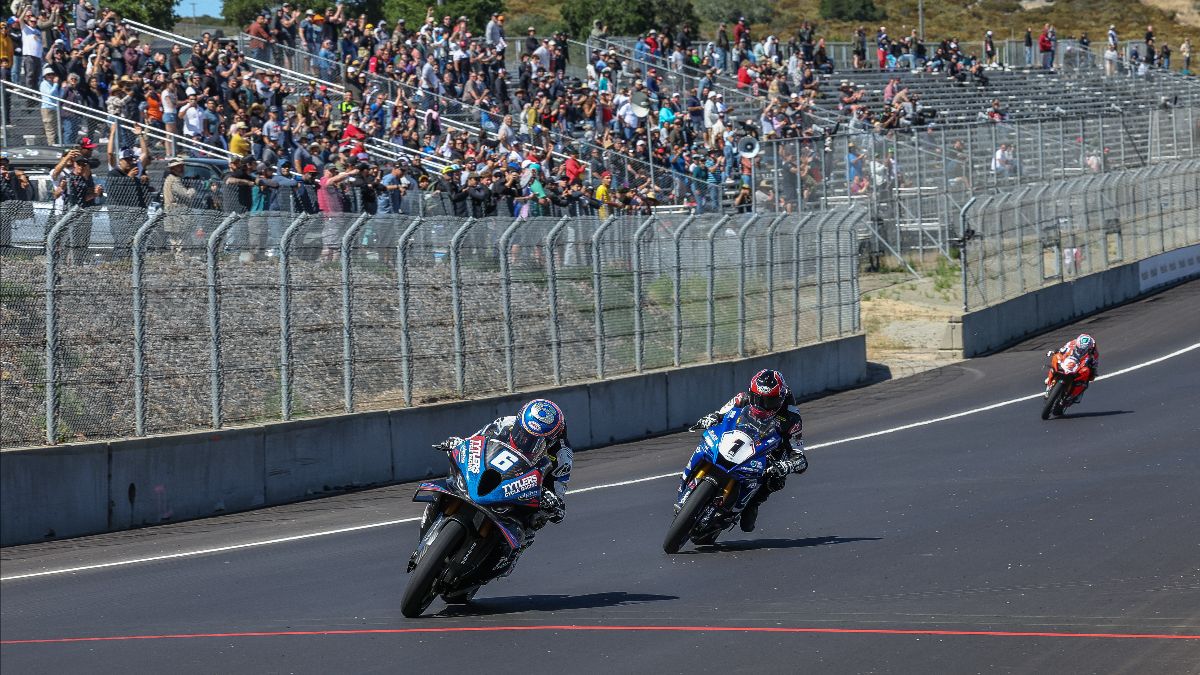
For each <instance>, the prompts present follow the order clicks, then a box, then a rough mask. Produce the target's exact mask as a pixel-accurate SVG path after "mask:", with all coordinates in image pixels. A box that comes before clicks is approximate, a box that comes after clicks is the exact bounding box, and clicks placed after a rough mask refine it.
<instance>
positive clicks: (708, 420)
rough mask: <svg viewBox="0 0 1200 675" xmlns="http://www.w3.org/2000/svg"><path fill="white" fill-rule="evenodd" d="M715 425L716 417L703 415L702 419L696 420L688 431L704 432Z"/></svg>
mask: <svg viewBox="0 0 1200 675" xmlns="http://www.w3.org/2000/svg"><path fill="white" fill-rule="evenodd" d="M716 423H717V416H716V415H705V416H704V417H701V418H700V419H698V420H696V423H695V424H693V425H692V426H691V427H689V428H688V431H704V430H705V429H707V428H709V427H711V426H712V425H714V424H716Z"/></svg>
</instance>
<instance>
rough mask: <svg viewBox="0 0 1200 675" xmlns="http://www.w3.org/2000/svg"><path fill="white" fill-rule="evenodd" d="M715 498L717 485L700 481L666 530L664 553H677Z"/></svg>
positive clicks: (707, 481)
mask: <svg viewBox="0 0 1200 675" xmlns="http://www.w3.org/2000/svg"><path fill="white" fill-rule="evenodd" d="M716 496H717V484H716V483H714V482H712V481H710V480H705V481H701V482H700V484H699V485H697V486H696V489H695V490H692V493H691V494H690V495H688V497H687V499H686V500H684V502H683V507H682V508H680V509H679V513H678V514H676V515H675V520H673V521H671V527H670V528H669V529H668V530H667V538H666V539H665V540H664V541H663V550H664V551H666V552H667V553H679V549H680V547H682V546H683V542H685V541H687V540H688V537H690V536H691V535H692V529H693V528H695V527H696V519H698V518H699V517H700V514H701V513H703V512H704V509H705V508H707V507H708V505H709V504H711V503H712V500H713V499H715V498H716Z"/></svg>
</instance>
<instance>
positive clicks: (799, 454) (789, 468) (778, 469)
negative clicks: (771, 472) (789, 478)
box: [774, 450, 808, 476]
mask: <svg viewBox="0 0 1200 675" xmlns="http://www.w3.org/2000/svg"><path fill="white" fill-rule="evenodd" d="M774 469H775V473H777V474H779V475H780V476H786V475H788V474H789V473H804V472H805V471H807V470H808V458H807V457H805V456H804V451H803V450H796V451H795V452H794V453H793V454H792V456H791V457H788V458H787V459H781V460H778V461H776V462H775V464H774Z"/></svg>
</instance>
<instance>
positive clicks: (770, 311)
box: [767, 213, 787, 352]
mask: <svg viewBox="0 0 1200 675" xmlns="http://www.w3.org/2000/svg"><path fill="white" fill-rule="evenodd" d="M784 218H787V214H786V213H781V214H779V215H778V216H775V219H774V220H772V221H771V224H770V225H768V226H767V351H768V352H773V351H775V232H776V231H777V230H778V229H779V226H780V225H781V224H782V223H783V220H784Z"/></svg>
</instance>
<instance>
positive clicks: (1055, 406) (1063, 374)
mask: <svg viewBox="0 0 1200 675" xmlns="http://www.w3.org/2000/svg"><path fill="white" fill-rule="evenodd" d="M1091 379H1092V369H1091V368H1090V367H1089V366H1088V364H1087V363H1086V362H1085V361H1080V360H1079V359H1077V358H1075V356H1074V355H1072V354H1060V353H1058V352H1051V354H1050V372H1049V373H1048V374H1047V375H1046V384H1047V385H1048V386H1049V387H1050V393H1048V394H1047V395H1046V403H1045V404H1044V405H1043V406H1042V419H1044V420H1048V419H1050V417H1051V416H1062V414H1063V411H1064V410H1066V409H1067V407H1068V406H1070V405H1071V404H1073V403H1075V399H1077V398H1078V397H1079V395H1080V394H1082V393H1083V391H1084V390H1085V389H1087V384H1088V382H1090V381H1091Z"/></svg>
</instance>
